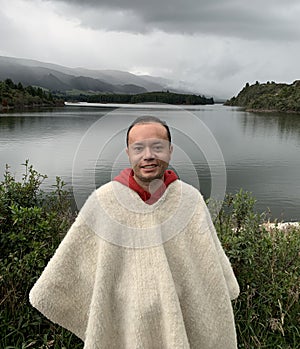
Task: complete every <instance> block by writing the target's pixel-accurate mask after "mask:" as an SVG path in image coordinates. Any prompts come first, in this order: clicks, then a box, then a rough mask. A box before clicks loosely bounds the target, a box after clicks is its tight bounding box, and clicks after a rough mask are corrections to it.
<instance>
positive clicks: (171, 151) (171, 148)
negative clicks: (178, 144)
mask: <svg viewBox="0 0 300 349" xmlns="http://www.w3.org/2000/svg"><path fill="white" fill-rule="evenodd" d="M172 153H173V144H171V145H170V154H172Z"/></svg>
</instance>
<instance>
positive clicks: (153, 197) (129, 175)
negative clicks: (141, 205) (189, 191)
mask: <svg viewBox="0 0 300 349" xmlns="http://www.w3.org/2000/svg"><path fill="white" fill-rule="evenodd" d="M133 175H134V172H133V170H132V169H131V168H126V169H125V170H123V171H121V172H120V174H119V175H118V176H116V177H115V178H114V179H113V180H114V181H117V182H120V183H122V184H124V185H126V186H127V187H128V188H130V189H132V190H134V191H135V192H137V193H138V194H139V196H140V197H141V199H142V200H143V201H144V202H146V203H147V204H149V205H152V204H154V203H155V202H156V201H158V200H159V199H160V197H161V196H162V195H163V193H164V192H165V190H166V189H167V187H168V186H169V184H171V183H172V182H174V181H176V179H178V176H177V175H176V173H175V172H174V171H172V170H166V171H165V173H164V183H163V184H162V185H161V186H160V187H159V188H158V189H157V190H156V191H155V192H154V193H153V194H151V193H149V192H148V191H146V190H145V189H143V188H142V187H141V186H140V185H139V184H137V182H136V181H135V179H134V177H133Z"/></svg>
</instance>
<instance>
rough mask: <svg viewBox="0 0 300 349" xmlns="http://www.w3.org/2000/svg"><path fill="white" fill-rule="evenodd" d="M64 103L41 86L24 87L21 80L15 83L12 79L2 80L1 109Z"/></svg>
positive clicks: (0, 90) (51, 105)
mask: <svg viewBox="0 0 300 349" xmlns="http://www.w3.org/2000/svg"><path fill="white" fill-rule="evenodd" d="M63 105H64V103H63V101H62V100H59V99H57V98H54V97H53V95H52V94H51V93H50V92H48V91H45V90H43V89H42V88H40V87H32V86H27V87H24V86H23V85H22V84H21V83H20V82H19V83H18V84H15V83H14V82H13V81H12V80H11V79H6V80H5V81H0V111H1V110H7V109H17V110H20V109H24V108H36V107H54V106H63Z"/></svg>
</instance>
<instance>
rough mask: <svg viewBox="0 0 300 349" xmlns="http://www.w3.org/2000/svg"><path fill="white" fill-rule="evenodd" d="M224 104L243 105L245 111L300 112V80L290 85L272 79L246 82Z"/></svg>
mask: <svg viewBox="0 0 300 349" xmlns="http://www.w3.org/2000/svg"><path fill="white" fill-rule="evenodd" d="M224 105H228V106H238V107H243V108H245V109H246V110H247V111H257V112H271V111H276V112H285V113H300V80H296V81H294V82H293V83H292V84H290V85H289V84H284V83H275V82H273V81H272V82H269V81H268V82H267V83H259V82H258V81H256V83H255V84H253V85H249V83H246V85H245V87H244V88H243V89H242V90H241V91H240V92H239V94H238V95H237V96H236V97H232V98H231V99H229V100H227V101H226V102H225V103H224Z"/></svg>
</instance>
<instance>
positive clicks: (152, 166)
mask: <svg viewBox="0 0 300 349" xmlns="http://www.w3.org/2000/svg"><path fill="white" fill-rule="evenodd" d="M140 167H141V168H145V169H147V168H149V169H150V168H155V167H157V165H145V166H140Z"/></svg>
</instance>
